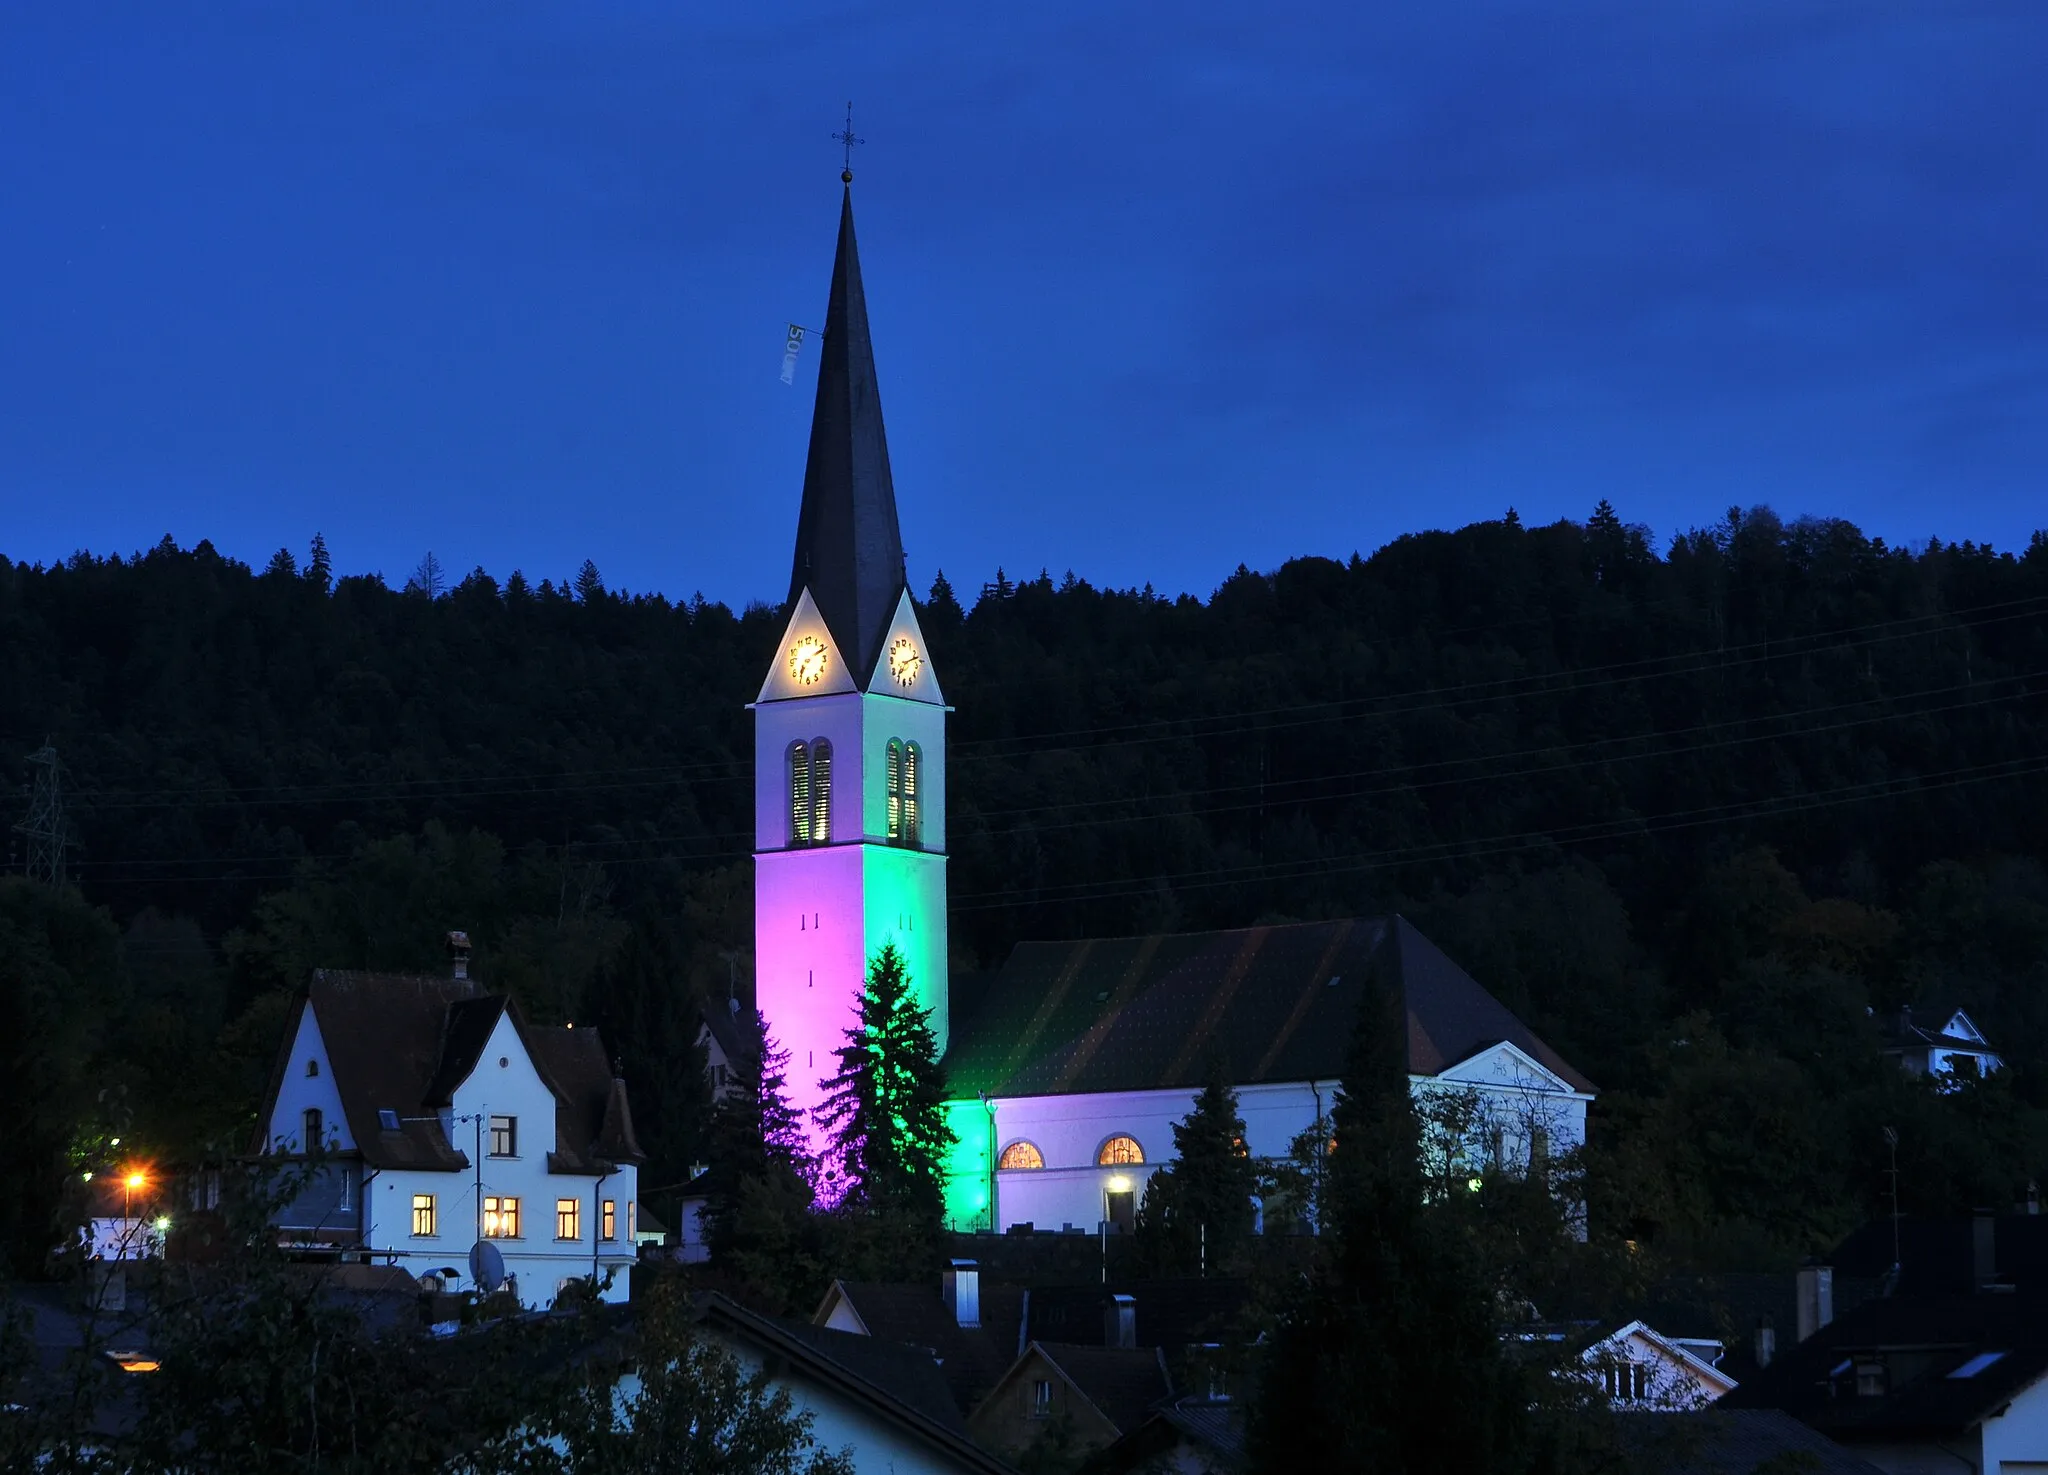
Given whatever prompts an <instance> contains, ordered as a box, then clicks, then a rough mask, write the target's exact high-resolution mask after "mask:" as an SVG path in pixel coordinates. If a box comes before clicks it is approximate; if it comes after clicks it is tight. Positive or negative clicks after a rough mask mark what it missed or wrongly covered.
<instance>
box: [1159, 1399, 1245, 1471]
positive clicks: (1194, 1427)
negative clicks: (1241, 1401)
mask: <svg viewBox="0 0 2048 1475" xmlns="http://www.w3.org/2000/svg"><path fill="white" fill-rule="evenodd" d="M1159 1416H1160V1417H1161V1418H1163V1419H1165V1420H1166V1422H1167V1423H1169V1424H1171V1425H1173V1427H1174V1428H1176V1429H1178V1430H1180V1432H1181V1433H1182V1434H1184V1435H1186V1436H1187V1437H1188V1438H1189V1439H1191V1440H1193V1441H1194V1442H1195V1443H1197V1444H1202V1445H1207V1446H1208V1447H1209V1448H1210V1449H1213V1450H1215V1451H1216V1452H1217V1453H1218V1454H1221V1455H1223V1456H1224V1457H1225V1458H1227V1459H1231V1460H1241V1459H1243V1458H1244V1409H1243V1408H1241V1407H1240V1406H1238V1405H1236V1404H1231V1403H1173V1404H1168V1405H1167V1406H1166V1407H1165V1408H1163V1409H1161V1410H1160V1411H1159Z"/></svg>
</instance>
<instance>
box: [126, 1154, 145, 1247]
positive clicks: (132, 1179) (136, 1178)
mask: <svg viewBox="0 0 2048 1475" xmlns="http://www.w3.org/2000/svg"><path fill="white" fill-rule="evenodd" d="M147 1187H149V1175H148V1174H147V1173H130V1174H129V1175H128V1176H127V1177H125V1178H123V1179H122V1180H121V1258H122V1259H124V1260H126V1259H128V1258H129V1251H130V1249H131V1248H132V1244H131V1242H132V1241H133V1239H134V1237H135V1224H134V1219H135V1195H136V1194H137V1193H138V1192H140V1191H141V1190H142V1189H145V1188H147Z"/></svg>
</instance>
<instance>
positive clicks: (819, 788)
mask: <svg viewBox="0 0 2048 1475" xmlns="http://www.w3.org/2000/svg"><path fill="white" fill-rule="evenodd" d="M831 838H832V744H831V743H830V742H829V741H828V740H826V739H825V738H818V739H816V740H815V741H813V742H808V743H804V742H796V743H791V744H790V745H789V843H790V844H791V845H794V846H803V845H823V844H824V843H825V842H826V841H828V840H830V839H831Z"/></svg>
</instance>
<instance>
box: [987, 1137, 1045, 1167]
mask: <svg viewBox="0 0 2048 1475" xmlns="http://www.w3.org/2000/svg"><path fill="white" fill-rule="evenodd" d="M996 1166H997V1167H999V1168H1042V1167H1044V1166H1045V1154H1044V1153H1042V1152H1040V1151H1039V1150H1038V1146H1037V1144H1036V1143H1032V1142H1012V1143H1011V1144H1010V1145H1009V1146H1008V1147H1006V1148H1004V1149H1003V1155H1002V1156H1001V1157H1000V1158H998V1159H997V1160H996Z"/></svg>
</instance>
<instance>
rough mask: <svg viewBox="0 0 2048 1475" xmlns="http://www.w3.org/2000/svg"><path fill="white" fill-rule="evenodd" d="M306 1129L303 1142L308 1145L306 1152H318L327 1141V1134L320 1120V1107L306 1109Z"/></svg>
mask: <svg viewBox="0 0 2048 1475" xmlns="http://www.w3.org/2000/svg"><path fill="white" fill-rule="evenodd" d="M304 1127H305V1136H304V1137H303V1138H302V1139H301V1140H302V1141H303V1142H304V1143H305V1144H306V1151H308V1152H318V1151H319V1150H320V1147H321V1144H322V1143H324V1142H325V1141H326V1140H327V1132H326V1130H325V1127H324V1125H323V1123H322V1122H321V1120H320V1108H319V1107H317V1106H309V1107H307V1108H306V1119H305V1122H304Z"/></svg>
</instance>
